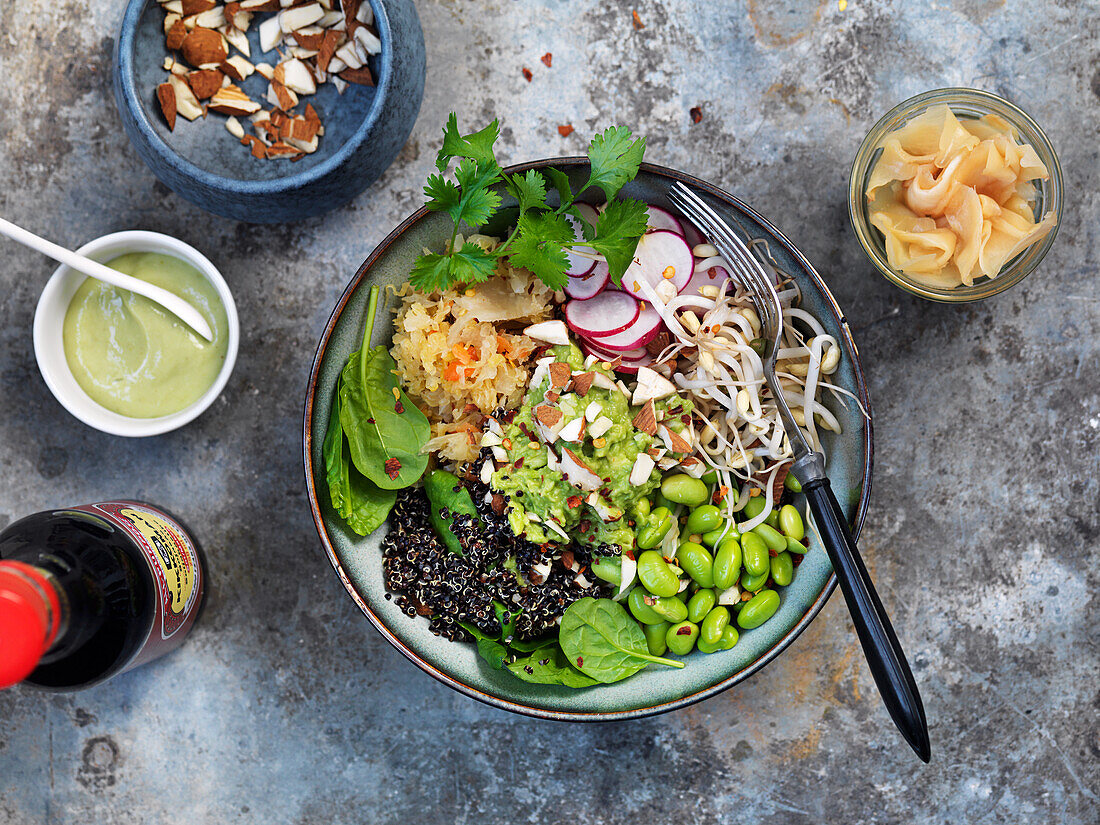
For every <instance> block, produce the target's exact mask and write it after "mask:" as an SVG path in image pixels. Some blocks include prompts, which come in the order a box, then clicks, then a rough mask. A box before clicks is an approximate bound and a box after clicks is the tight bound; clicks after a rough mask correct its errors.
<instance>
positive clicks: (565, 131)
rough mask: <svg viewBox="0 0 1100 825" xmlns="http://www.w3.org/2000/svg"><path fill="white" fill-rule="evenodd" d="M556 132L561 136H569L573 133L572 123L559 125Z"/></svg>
mask: <svg viewBox="0 0 1100 825" xmlns="http://www.w3.org/2000/svg"><path fill="white" fill-rule="evenodd" d="M558 134H559V135H561V136H562V137H569V136H570V135H571V134H573V124H572V123H565V124H563V125H561V126H559V127H558Z"/></svg>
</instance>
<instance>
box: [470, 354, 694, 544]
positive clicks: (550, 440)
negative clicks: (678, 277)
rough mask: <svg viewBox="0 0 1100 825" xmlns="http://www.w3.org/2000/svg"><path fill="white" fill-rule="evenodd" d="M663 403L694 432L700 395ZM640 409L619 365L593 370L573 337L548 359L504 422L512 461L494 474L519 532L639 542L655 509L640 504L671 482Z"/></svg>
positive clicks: (680, 426) (676, 423) (674, 426)
mask: <svg viewBox="0 0 1100 825" xmlns="http://www.w3.org/2000/svg"><path fill="white" fill-rule="evenodd" d="M565 365H567V366H568V368H566V366H565ZM655 408H656V410H657V411H658V415H659V417H660V418H662V419H663V420H664V422H665V423H666V424H667V426H668V427H669V429H671V430H674V431H675V432H677V433H680V432H683V431H684V429H685V425H684V423H683V420H684V419H687V417H688V414H690V412H691V403H690V401H688V400H686V399H683V398H681V397H679V396H677V395H672V396H669V397H667V398H664V399H661V400H660V401H657V402H655ZM639 409H640V408H638V407H632V406H631V404H630V400H629V398H628V396H627V395H625V394H624V393H623V391H622V389H620V387H619V386H618V384H617V383H616V376H615V374H614V372H612V371H611V370H608V369H607V368H606V367H604V366H603V364H602V363H601V362H595V363H591V364H590V365H589V366H588V367H587V368H586V367H585V359H584V355H583V354H582V353H581V351H580V350H579V349H578V348H577V347H576V346H574V345H572V344H570V345H567V346H557V347H554V348H553V350H552V351H551V352H550V353H548V355H547V357H545V358H543V359H540V360H539V365H538V367H537V368H536V370H535V372H534V374H533V375H532V379H531V386H530V389H529V391H528V394H527V397H526V398H525V400H524V403H523V405H522V406H521V407H520V408H519V410H517V411H515V413H514V416H513V417H512V419H511V421H510V422H509V423H507V424H506V425H505V426H504V433H503V437H501V438H500V444H499V448H501V449H503V451H504V453H505V454H506V462H505V463H504V464H503V466H501V467H500V469H498V470H497V471H496V472H494V473H493V476H492V481H491V486H492V488H493V489H494V490H498V491H500V492H502V493H504V494H505V495H507V496H508V498H509V505H510V509H509V513H508V517H509V521H510V523H511V526H512V529H513V530H514V531H515V532H516V534H517V535H521V534H522V535H523V536H524V537H526V538H527V539H528V540H529V541H532V542H535V543H537V544H543V543H545V542H556V543H563V544H564V543H567V542H568V540H569V539H572V540H574V541H577V542H578V543H581V544H586V545H592V546H594V547H595V546H599V545H600V544H614V545H617V546H618V547H620V548H622V549H624V550H629V549H632V548H633V547H634V529H633V524H634V521H635V520H636V519H637V518H638V516H639V512H648V510H642V511H639V502H640V501H642V500H643V499H645V498H647V497H648V496H649V495H650V494H651V493H652V492H653V490H654V489H655V488H656V487H657V486H658V484H659V483H660V480H661V472H660V470H659V469H657V467H656V466H655V465H654V464H653V463H652V462H651V461H650V456H652V455H656V454H658V452H659V451H663V450H662V448H663V447H664V444H663V443H662V442H661V440H660V439H659V438H657V437H655V436H653V435H649V434H647V433H646V432H643V431H642V430H639V429H638V428H637V427H636V426H635V425H634V423H633V422H634V419H635V417H636V416H637V415H638V413H639ZM669 413H673V414H669ZM506 420H507V419H506ZM578 430H579V431H580V432H578ZM492 440H493V441H495V439H492ZM492 446H494V447H496V446H498V445H496V444H492ZM647 450H649V451H650V454H649V455H648V456H647V457H646V458H643V459H642V460H641V465H640V469H639V471H638V472H637V473H635V475H636V476H638V475H644V479H641V480H640V483H636V484H631V474H632V472H634V470H635V464H636V462H637V461H638V457H639V455H640V454H643V453H646V452H647ZM497 457H498V458H499V457H500V453H499V452H497ZM647 467H648V473H647V472H645V471H646V469H647ZM635 481H639V479H637V478H636V479H635ZM647 504H648V502H647ZM645 506H646V505H642V507H643V508H644V507H645ZM567 537H568V538H567Z"/></svg>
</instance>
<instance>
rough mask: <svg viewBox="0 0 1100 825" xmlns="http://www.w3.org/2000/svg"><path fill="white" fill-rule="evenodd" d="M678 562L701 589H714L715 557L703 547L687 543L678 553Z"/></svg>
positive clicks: (682, 545)
mask: <svg viewBox="0 0 1100 825" xmlns="http://www.w3.org/2000/svg"><path fill="white" fill-rule="evenodd" d="M676 561H677V563H678V564H679V565H680V567H682V568H683V569H684V572H685V573H687V574H688V575H689V576H691V578H692V579H693V580H694V581H695V582H696V583H697V584H698V585H699V586H700V587H714V556H712V555H711V554H710V551H709V550H707V548H705V547H704V546H703V545H701V544H696V543H695V542H693V541H685V542H684V543H683V544H681V545H680V548H679V549H678V550H677V551H676Z"/></svg>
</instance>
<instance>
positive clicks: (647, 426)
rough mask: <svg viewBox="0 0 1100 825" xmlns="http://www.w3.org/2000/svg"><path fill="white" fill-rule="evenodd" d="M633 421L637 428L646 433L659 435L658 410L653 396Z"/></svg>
mask: <svg viewBox="0 0 1100 825" xmlns="http://www.w3.org/2000/svg"><path fill="white" fill-rule="evenodd" d="M631 423H632V424H633V425H634V427H635V429H638V430H641V431H642V432H643V433H645V434H646V435H657V412H656V410H655V409H654V406H653V399H652V398H651V399H649V400H648V401H646V402H645V404H643V405H642V408H641V409H640V410H638V414H637V415H636V416H634V420H633V421H632V422H631Z"/></svg>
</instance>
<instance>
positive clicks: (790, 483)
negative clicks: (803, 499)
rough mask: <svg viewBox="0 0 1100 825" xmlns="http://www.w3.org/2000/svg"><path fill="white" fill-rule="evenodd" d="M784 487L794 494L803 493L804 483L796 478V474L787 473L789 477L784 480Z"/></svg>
mask: <svg viewBox="0 0 1100 825" xmlns="http://www.w3.org/2000/svg"><path fill="white" fill-rule="evenodd" d="M783 486H784V487H786V488H787V489H788V490H790V491H791V492H792V493H801V492H802V482H801V481H799V480H798V479H797V478H795V477H794V473H787V477H786V478H785V479H783Z"/></svg>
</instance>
